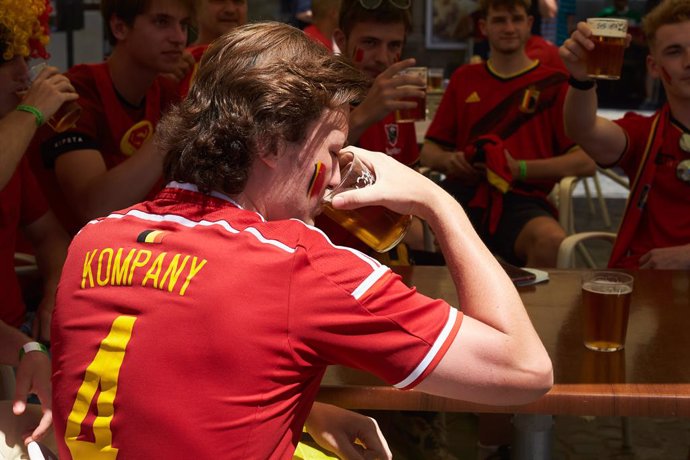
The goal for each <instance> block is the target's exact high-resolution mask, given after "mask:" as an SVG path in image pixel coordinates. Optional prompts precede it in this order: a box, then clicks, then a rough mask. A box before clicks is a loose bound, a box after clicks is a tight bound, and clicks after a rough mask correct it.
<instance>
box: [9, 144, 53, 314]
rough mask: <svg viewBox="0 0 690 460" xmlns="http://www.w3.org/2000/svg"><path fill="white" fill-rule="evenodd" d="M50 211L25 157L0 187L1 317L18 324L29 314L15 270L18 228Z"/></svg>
mask: <svg viewBox="0 0 690 460" xmlns="http://www.w3.org/2000/svg"><path fill="white" fill-rule="evenodd" d="M46 212H48V203H47V202H46V201H45V199H44V198H43V195H42V194H41V190H40V188H39V187H38V184H37V183H36V179H35V178H34V175H33V174H32V173H31V169H30V168H29V163H28V161H27V160H26V157H24V158H22V160H21V161H20V162H19V165H18V166H17V170H16V171H15V172H14V174H13V175H12V177H11V178H10V180H9V182H8V183H7V185H5V188H3V189H2V190H0V241H2V244H0V292H2V302H0V319H1V320H3V321H4V322H6V323H7V324H9V325H12V326H15V327H18V326H20V325H21V324H22V323H23V322H24V314H25V306H24V301H23V300H22V292H21V288H20V286H19V282H18V280H17V275H15V273H14V248H15V242H16V239H17V231H18V230H19V227H20V226H21V227H23V226H26V225H29V224H31V223H32V222H34V221H36V220H38V219H39V218H40V217H42V216H43V215H45V213H46Z"/></svg>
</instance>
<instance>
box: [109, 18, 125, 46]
mask: <svg viewBox="0 0 690 460" xmlns="http://www.w3.org/2000/svg"><path fill="white" fill-rule="evenodd" d="M109 24H110V31H111V32H112V33H113V36H114V37H115V38H116V39H117V41H122V40H124V39H125V38H127V33H128V32H129V26H128V25H127V24H126V23H125V21H123V20H122V19H120V18H119V17H117V16H116V15H112V16H111V17H110V21H109Z"/></svg>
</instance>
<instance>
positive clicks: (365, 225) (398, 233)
mask: <svg viewBox="0 0 690 460" xmlns="http://www.w3.org/2000/svg"><path fill="white" fill-rule="evenodd" d="M339 161H340V175H341V181H340V184H338V186H337V187H335V188H334V189H333V190H332V191H330V192H328V193H327V194H326V196H324V207H323V212H324V214H325V215H326V216H328V217H329V218H330V219H332V220H334V221H335V222H336V223H338V224H339V225H340V226H341V227H343V228H345V230H347V231H348V232H350V233H352V234H353V235H355V236H356V237H357V238H359V239H360V240H362V241H363V242H364V243H366V244H367V246H369V247H370V248H372V249H373V250H374V251H377V252H386V251H388V250H390V249H391V248H393V247H394V246H395V245H396V244H398V243H399V242H400V241H401V240H402V239H403V237H404V236H405V233H407V229H408V228H409V226H410V222H411V221H412V216H409V215H402V214H398V213H397V212H394V211H391V210H390V209H388V208H385V207H383V206H364V207H361V208H357V209H349V210H344V209H335V208H333V206H331V201H332V200H333V197H334V196H335V195H337V194H338V193H341V192H344V191H347V190H353V189H358V188H363V187H367V186H369V185H372V184H373V183H374V182H375V181H376V177H375V176H374V174H373V173H372V172H371V171H370V170H369V168H367V166H366V165H365V164H364V163H362V161H361V160H360V159H359V158H357V156H355V154H354V153H352V152H342V154H341V155H340V157H339Z"/></svg>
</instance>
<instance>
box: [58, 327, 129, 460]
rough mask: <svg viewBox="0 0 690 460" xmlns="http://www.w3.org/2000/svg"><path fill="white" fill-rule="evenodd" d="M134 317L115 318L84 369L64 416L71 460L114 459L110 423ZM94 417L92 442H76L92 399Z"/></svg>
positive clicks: (115, 456)
mask: <svg viewBox="0 0 690 460" xmlns="http://www.w3.org/2000/svg"><path fill="white" fill-rule="evenodd" d="M135 321H136V318H135V317H134V316H118V317H117V318H115V321H113V324H112V326H111V328H110V332H109V333H108V335H107V336H106V338H105V339H103V341H102V342H101V344H100V346H99V348H98V352H97V353H96V357H95V358H94V359H93V361H91V363H90V364H89V366H88V367H87V368H86V372H85V374H84V380H83V381H82V383H81V386H80V387H79V390H78V391H77V396H76V399H75V400H74V405H73V406H72V410H71V411H70V413H69V416H68V417H67V426H66V427H65V443H66V444H67V447H68V448H69V450H70V453H71V454H72V458H75V459H82V458H83V459H89V460H115V459H116V458H117V453H118V449H117V448H115V447H113V433H112V431H111V430H110V423H111V422H112V420H113V415H114V405H113V403H114V401H115V396H116V394H117V384H118V378H119V376H120V368H121V367H122V362H123V361H124V359H125V351H126V349H127V344H128V343H129V339H130V338H131V336H132V329H133V328H134V322H135ZM98 390H100V393H98V396H97V400H96V406H95V407H96V410H97V413H96V417H95V419H94V421H93V424H92V426H91V427H90V428H91V430H92V431H93V439H94V441H93V442H91V441H84V440H80V439H78V438H79V434H80V432H81V431H82V426H83V425H84V428H85V429H88V428H89V427H88V426H86V416H87V415H88V412H89V407H91V405H92V402H93V399H94V398H96V394H97V392H98Z"/></svg>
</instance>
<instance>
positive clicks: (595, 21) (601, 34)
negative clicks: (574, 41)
mask: <svg viewBox="0 0 690 460" xmlns="http://www.w3.org/2000/svg"><path fill="white" fill-rule="evenodd" d="M587 25H588V26H589V28H590V29H591V30H592V36H591V37H590V40H592V41H593V42H594V49H592V50H591V51H589V52H588V53H587V75H588V76H589V77H591V78H602V79H606V80H618V79H619V78H620V77H621V68H622V67H623V53H624V52H625V37H626V34H627V33H628V21H627V20H626V19H616V18H589V19H587Z"/></svg>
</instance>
